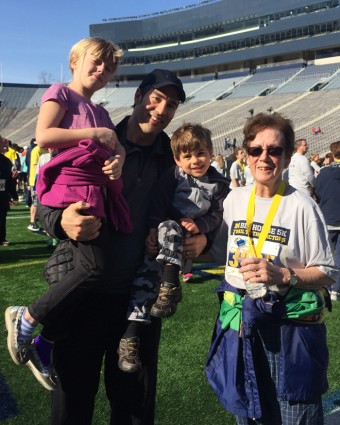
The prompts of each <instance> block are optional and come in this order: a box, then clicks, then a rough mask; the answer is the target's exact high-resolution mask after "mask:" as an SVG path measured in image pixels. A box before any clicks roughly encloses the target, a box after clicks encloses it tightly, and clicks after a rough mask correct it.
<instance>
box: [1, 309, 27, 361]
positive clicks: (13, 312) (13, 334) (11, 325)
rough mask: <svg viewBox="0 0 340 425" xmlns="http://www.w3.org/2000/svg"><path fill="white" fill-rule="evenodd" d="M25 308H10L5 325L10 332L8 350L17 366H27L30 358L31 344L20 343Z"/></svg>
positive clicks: (7, 311) (6, 313) (7, 310)
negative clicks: (19, 336)
mask: <svg viewBox="0 0 340 425" xmlns="http://www.w3.org/2000/svg"><path fill="white" fill-rule="evenodd" d="M25 308H26V307H25V306H10V307H8V308H7V309H6V311H5V323H6V329H7V332H8V335H7V348H8V351H9V354H10V356H11V358H12V360H13V361H14V363H15V364H16V365H19V364H26V363H27V361H28V358H29V357H28V354H29V353H28V352H29V349H30V345H31V344H30V343H29V344H27V343H25V344H22V343H19V341H18V335H19V328H20V323H21V317H22V314H23V312H24V310H25Z"/></svg>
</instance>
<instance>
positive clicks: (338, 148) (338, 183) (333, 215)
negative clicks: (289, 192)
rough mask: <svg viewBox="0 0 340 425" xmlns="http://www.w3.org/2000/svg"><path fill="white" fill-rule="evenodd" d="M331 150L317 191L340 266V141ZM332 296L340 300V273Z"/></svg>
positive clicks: (320, 174) (335, 299)
mask: <svg viewBox="0 0 340 425" xmlns="http://www.w3.org/2000/svg"><path fill="white" fill-rule="evenodd" d="M330 150H331V152H332V154H333V156H334V161H333V162H332V163H331V164H330V165H329V166H327V167H323V168H322V169H321V170H320V173H319V175H318V177H317V179H316V183H315V192H316V195H317V196H318V198H319V205H320V208H321V211H322V213H323V215H324V217H325V220H326V223H327V228H328V232H329V236H330V239H331V242H332V245H333V250H334V251H335V265H336V266H337V267H340V141H339V142H334V143H332V144H331V145H330ZM331 298H332V300H333V301H340V274H339V276H338V278H337V280H336V282H335V283H334V284H333V285H332V288H331Z"/></svg>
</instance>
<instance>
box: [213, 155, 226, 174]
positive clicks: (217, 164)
mask: <svg viewBox="0 0 340 425" xmlns="http://www.w3.org/2000/svg"><path fill="white" fill-rule="evenodd" d="M211 165H212V167H214V168H216V170H217V171H218V172H219V173H220V174H222V176H224V175H225V163H224V159H223V156H222V155H220V154H218V155H216V156H215V159H214V161H212V163H211Z"/></svg>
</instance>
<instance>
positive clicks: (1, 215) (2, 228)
mask: <svg viewBox="0 0 340 425" xmlns="http://www.w3.org/2000/svg"><path fill="white" fill-rule="evenodd" d="M2 208H3V207H2V206H1V207H0V242H4V241H5V240H6V217H7V208H8V206H6V207H4V209H2Z"/></svg>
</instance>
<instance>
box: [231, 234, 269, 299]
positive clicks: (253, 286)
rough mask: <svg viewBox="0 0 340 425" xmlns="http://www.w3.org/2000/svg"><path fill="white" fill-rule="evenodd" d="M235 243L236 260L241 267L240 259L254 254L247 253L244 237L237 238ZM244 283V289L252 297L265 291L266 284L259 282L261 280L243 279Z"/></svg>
mask: <svg viewBox="0 0 340 425" xmlns="http://www.w3.org/2000/svg"><path fill="white" fill-rule="evenodd" d="M236 245H237V249H238V252H239V256H238V262H239V266H240V267H241V261H242V260H243V259H244V258H252V257H254V256H253V255H249V249H248V246H247V244H246V241H245V240H244V239H241V238H240V239H238V240H237V241H236ZM244 283H245V285H246V290H247V293H248V295H249V296H250V297H251V298H253V299H255V298H261V297H263V296H264V295H265V294H266V293H267V286H266V285H265V284H264V283H261V282H257V283H252V282H249V281H245V282H244Z"/></svg>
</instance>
